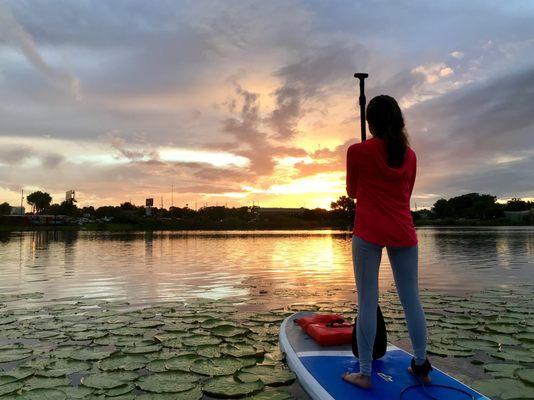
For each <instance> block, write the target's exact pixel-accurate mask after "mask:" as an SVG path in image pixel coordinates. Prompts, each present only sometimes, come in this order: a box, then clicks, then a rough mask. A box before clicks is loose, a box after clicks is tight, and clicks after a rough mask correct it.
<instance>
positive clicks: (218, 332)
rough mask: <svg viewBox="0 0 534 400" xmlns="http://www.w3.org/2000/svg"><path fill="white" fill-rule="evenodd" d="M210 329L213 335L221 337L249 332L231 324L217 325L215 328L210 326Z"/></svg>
mask: <svg viewBox="0 0 534 400" xmlns="http://www.w3.org/2000/svg"><path fill="white" fill-rule="evenodd" d="M210 331H211V333H212V334H213V335H215V336H221V337H234V336H241V335H244V334H246V333H247V332H250V331H249V330H248V329H246V328H239V327H237V326H233V325H219V326H216V327H215V328H211V329H210Z"/></svg>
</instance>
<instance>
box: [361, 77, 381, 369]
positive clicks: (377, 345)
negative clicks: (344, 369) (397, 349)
mask: <svg viewBox="0 0 534 400" xmlns="http://www.w3.org/2000/svg"><path fill="white" fill-rule="evenodd" d="M354 77H355V78H356V79H359V80H360V97H359V103H360V126H361V133H362V142H364V141H365V139H366V135H365V102H366V99H365V78H368V77H369V74H367V73H363V72H359V73H355V74H354ZM387 347H388V334H387V331H386V323H385V321H384V316H383V315H382V310H381V309H380V306H378V307H377V309H376V336H375V342H374V344H373V360H376V359H378V358H381V357H383V356H384V354H386V350H387ZM352 352H353V353H354V355H355V356H356V357H359V355H358V354H359V353H358V337H357V335H356V322H355V323H354V328H353V330H352Z"/></svg>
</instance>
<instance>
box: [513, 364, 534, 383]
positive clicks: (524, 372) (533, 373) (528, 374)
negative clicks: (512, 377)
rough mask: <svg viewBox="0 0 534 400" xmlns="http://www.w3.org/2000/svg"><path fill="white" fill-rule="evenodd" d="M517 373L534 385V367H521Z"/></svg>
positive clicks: (524, 380)
mask: <svg viewBox="0 0 534 400" xmlns="http://www.w3.org/2000/svg"><path fill="white" fill-rule="evenodd" d="M515 374H516V375H517V377H518V378H519V379H521V380H522V381H523V382H525V383H528V384H530V385H534V368H525V369H519V370H517V371H516V372H515Z"/></svg>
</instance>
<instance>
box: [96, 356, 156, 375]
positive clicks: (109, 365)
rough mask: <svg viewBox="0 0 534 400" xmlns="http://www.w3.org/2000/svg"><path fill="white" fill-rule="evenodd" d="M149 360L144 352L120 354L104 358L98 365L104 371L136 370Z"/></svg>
mask: <svg viewBox="0 0 534 400" xmlns="http://www.w3.org/2000/svg"><path fill="white" fill-rule="evenodd" d="M147 362H148V360H147V358H146V357H145V356H144V355H142V354H132V355H125V354H119V355H113V356H111V357H109V358H106V359H103V360H101V361H99V362H98V364H97V365H98V368H100V369H101V370H103V371H117V370H123V371H134V370H137V369H140V368H143V367H144V366H145V365H146V364H147Z"/></svg>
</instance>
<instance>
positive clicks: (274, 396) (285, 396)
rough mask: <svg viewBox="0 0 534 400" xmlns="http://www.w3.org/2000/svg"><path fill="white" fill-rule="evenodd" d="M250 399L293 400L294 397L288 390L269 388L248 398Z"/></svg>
mask: <svg viewBox="0 0 534 400" xmlns="http://www.w3.org/2000/svg"><path fill="white" fill-rule="evenodd" d="M248 399H249V400H293V399H294V397H293V396H291V394H289V393H288V392H284V391H283V390H277V391H274V390H269V391H267V390H266V391H264V392H261V393H258V394H255V395H254V396H252V397H249V398H248Z"/></svg>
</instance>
